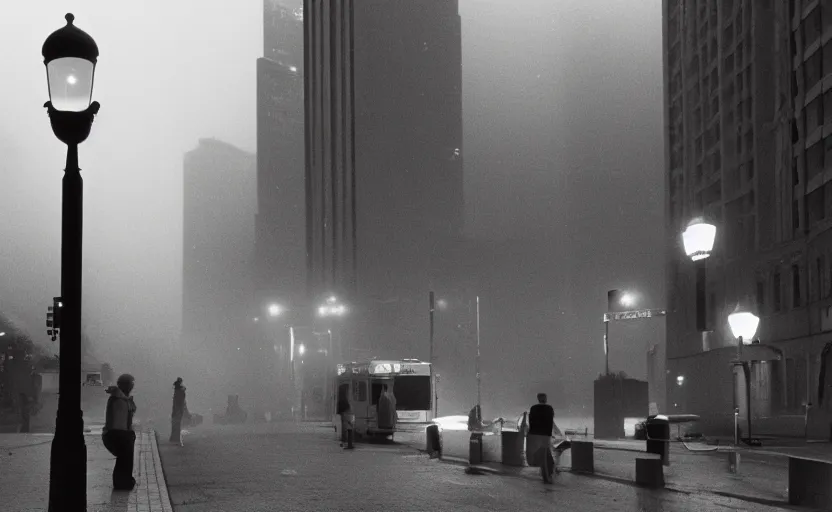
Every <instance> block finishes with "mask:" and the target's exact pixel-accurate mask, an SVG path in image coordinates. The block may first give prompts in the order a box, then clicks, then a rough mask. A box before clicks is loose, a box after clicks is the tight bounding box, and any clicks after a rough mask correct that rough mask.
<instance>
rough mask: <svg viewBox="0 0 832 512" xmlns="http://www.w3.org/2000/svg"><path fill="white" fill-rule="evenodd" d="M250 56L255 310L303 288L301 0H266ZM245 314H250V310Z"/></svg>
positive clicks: (286, 299) (291, 297)
mask: <svg viewBox="0 0 832 512" xmlns="http://www.w3.org/2000/svg"><path fill="white" fill-rule="evenodd" d="M263 46H264V47H263V55H264V56H263V58H260V59H258V60H257V221H256V231H257V243H256V245H257V249H256V253H257V264H256V266H257V271H256V276H257V291H256V296H255V304H253V305H252V309H253V310H254V311H256V310H257V309H258V308H259V307H260V306H262V305H263V304H267V303H270V302H272V301H276V302H280V303H282V304H284V305H287V304H289V303H292V302H294V301H295V300H296V299H297V297H298V296H299V295H300V296H302V295H303V294H304V293H305V291H306V194H307V192H306V183H305V176H304V128H303V127H304V118H303V115H304V114H303V98H304V93H303V76H304V57H303V2H302V0H265V1H264V4H263ZM254 311H253V312H252V315H256V314H257V313H256V312H254Z"/></svg>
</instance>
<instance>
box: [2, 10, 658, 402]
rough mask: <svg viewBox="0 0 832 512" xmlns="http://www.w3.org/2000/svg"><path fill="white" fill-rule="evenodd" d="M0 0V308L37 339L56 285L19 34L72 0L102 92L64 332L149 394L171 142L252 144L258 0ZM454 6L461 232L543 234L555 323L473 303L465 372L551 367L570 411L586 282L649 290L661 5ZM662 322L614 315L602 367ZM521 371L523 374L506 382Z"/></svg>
mask: <svg viewBox="0 0 832 512" xmlns="http://www.w3.org/2000/svg"><path fill="white" fill-rule="evenodd" d="M359 1H360V0H359ZM4 7H5V12H6V16H4V17H2V19H0V46H2V47H3V48H6V51H5V52H4V55H3V57H2V58H3V69H4V73H3V78H4V80H3V87H2V95H0V109H2V112H3V116H2V120H0V155H2V158H0V219H2V222H0V269H2V270H0V311H3V312H4V313H6V314H7V315H8V316H9V317H10V318H12V319H13V320H15V321H16V322H17V323H18V324H19V325H20V326H21V327H22V328H24V329H26V330H28V331H29V332H30V334H31V335H32V336H33V338H34V339H35V340H36V341H37V342H39V343H43V344H45V345H47V346H52V347H53V348H54V345H53V344H52V342H50V341H49V339H48V338H47V337H46V334H45V327H44V322H43V319H44V314H45V308H46V306H47V305H49V304H50V303H51V298H52V297H53V296H55V295H58V294H59V290H60V207H61V189H60V185H61V182H60V178H61V176H62V169H63V166H64V161H65V146H64V145H63V144H61V143H60V142H59V141H57V139H55V137H54V136H53V134H52V132H51V128H50V125H49V121H48V118H47V116H46V112H45V110H44V109H43V108H42V105H43V103H44V102H45V101H46V100H47V99H48V95H47V88H46V77H45V70H44V67H43V62H42V57H41V53H40V51H41V45H42V43H43V40H44V39H45V38H46V36H47V35H49V33H51V32H52V31H53V30H55V29H57V28H60V27H61V26H62V25H63V16H64V14H65V13H66V12H72V13H74V14H75V17H76V25H78V26H79V27H80V28H82V29H84V30H85V31H87V32H88V33H90V34H91V35H93V36H94V37H95V39H96V41H97V43H98V45H99V48H100V51H101V55H100V57H99V63H98V67H97V72H96V77H95V90H94V94H93V97H94V99H95V100H97V101H99V102H100V103H101V105H102V107H101V111H100V114H99V115H98V117H97V118H96V120H95V123H94V125H93V129H92V135H91V136H90V138H89V140H88V141H87V142H85V143H84V144H83V145H82V146H81V147H80V150H79V159H80V166H81V168H82V169H83V173H82V174H83V176H84V179H85V194H84V197H85V211H84V213H85V226H84V257H85V265H84V271H85V277H84V279H85V281H84V282H85V289H84V323H85V331H86V332H87V334H88V336H89V337H90V340H91V344H92V348H91V351H92V352H93V353H94V354H95V357H96V358H99V359H101V360H107V361H111V362H113V364H114V366H115V367H116V371H128V370H129V371H131V372H132V373H134V374H135V375H136V376H137V378H138V383H137V387H138V388H141V387H142V386H143V385H145V386H147V387H151V383H153V381H155V380H157V379H161V380H160V382H163V383H164V392H162V391H158V389H161V388H160V386H158V385H156V384H153V386H155V388H154V389H157V388H158V389H157V391H155V392H154V393H158V394H159V396H162V395H166V394H167V393H168V389H169V388H168V387H167V386H169V384H170V383H172V382H173V378H174V377H175V376H174V375H171V374H170V372H172V371H175V370H177V371H178V369H171V368H169V367H166V366H164V365H163V364H162V363H163V361H164V360H165V358H166V357H167V354H168V352H167V351H168V350H169V349H170V348H171V347H172V346H173V345H175V344H176V343H177V342H178V338H179V335H180V324H181V300H182V159H183V154H184V153H185V152H186V151H188V150H190V149H193V148H194V147H195V146H196V144H197V141H198V139H199V138H202V137H216V138H218V139H221V140H224V141H226V142H229V143H231V144H234V145H236V146H238V147H240V148H242V149H244V150H246V151H250V152H255V151H256V143H255V142H256V133H255V128H256V126H255V114H256V110H255V108H256V102H255V100H256V97H255V82H256V74H255V64H256V59H257V58H258V57H261V56H262V44H263V43H262V0H234V1H231V0H224V1H221V0H199V1H196V0H176V1H175V2H163V1H161V0H146V1H144V2H138V3H131V4H130V5H129V7H128V6H127V5H126V4H124V3H121V2H112V1H108V0H83V1H61V2H59V1H57V0H42V1H40V2H30V1H25V0H8V1H7V2H5V3H4ZM460 15H461V17H462V37H463V106H464V146H465V194H466V197H465V200H466V210H467V211H466V215H467V216H466V229H467V232H468V234H469V235H470V236H472V237H476V238H480V239H487V240H506V239H516V238H520V239H522V238H535V239H538V240H547V241H549V242H550V243H551V246H552V248H553V250H552V252H551V254H549V255H540V256H541V257H547V256H548V257H551V261H550V262H549V264H550V265H551V267H552V268H553V269H556V270H557V271H556V272H553V274H552V275H553V276H566V277H563V279H562V280H560V281H555V282H551V283H548V285H550V286H551V288H552V290H553V292H552V297H553V298H552V301H551V302H550V303H547V304H546V305H545V308H540V307H539V306H540V304H537V305H536V306H538V308H537V309H535V311H541V309H543V310H548V311H549V312H550V313H551V317H552V318H550V319H549V322H548V323H546V322H544V323H542V324H540V328H545V329H553V330H555V331H556V332H554V333H548V335H547V336H541V337H540V340H529V341H528V342H525V341H524V340H504V339H495V337H493V336H491V337H489V334H488V331H487V329H488V328H489V324H488V321H487V320H484V322H483V344H484V348H483V354H484V355H483V369H484V373H485V374H486V375H492V376H497V377H496V378H492V380H491V381H490V383H489V384H488V390H489V392H490V393H498V392H499V390H510V391H505V396H504V398H503V399H500V400H499V401H498V402H496V403H495V405H494V407H495V408H505V407H506V406H505V405H504V404H506V403H516V401H518V400H526V401H527V402H530V401H531V400H533V393H534V392H535V389H536V388H537V387H540V386H551V384H550V383H551V382H560V383H561V384H559V386H562V387H561V388H560V391H561V392H563V393H564V394H566V395H568V397H569V398H568V399H566V402H567V403H571V404H578V405H581V404H586V405H587V408H589V407H590V404H591V381H592V379H594V378H595V376H596V375H597V374H598V373H599V372H601V371H602V370H603V361H604V359H603V358H604V355H603V348H602V334H603V326H602V324H601V321H600V316H601V314H602V312H603V310H604V308H605V301H606V291H607V290H608V289H610V288H617V287H621V288H623V287H632V288H634V289H636V290H638V292H639V293H640V295H641V299H642V300H643V306H644V307H663V305H664V300H665V295H664V290H663V286H664V284H663V273H664V271H663V268H664V240H663V236H662V233H663V227H664V225H663V186H664V181H663V179H664V178H663V172H662V166H663V138H662V130H661V127H662V96H661V90H662V89H661V83H662V69H661V65H662V59H661V51H662V48H661V2H659V0H649V1H640V2H633V1H631V0H618V1H610V0H603V1H601V0H460ZM521 300H522V299H521ZM486 302H487V300H486ZM521 306H522V305H521ZM558 317H559V318H558ZM663 329H664V324H663V322H661V321H656V322H640V323H638V325H635V324H632V325H625V326H622V327H619V326H615V327H614V328H613V331H612V338H611V346H612V353H611V364H612V365H613V367H614V369H615V370H623V371H625V372H627V373H628V374H631V375H633V376H635V377H639V378H645V376H646V365H645V355H644V354H645V352H644V351H645V349H646V347H647V346H648V344H649V343H656V342H657V341H658V340H660V339H662V338H663V336H664V332H663ZM553 339H555V340H557V343H555V344H554V345H552V344H551V342H552V340H553ZM541 340H548V342H547V341H541ZM489 343H490V344H491V345H490V346H491V347H492V348H491V349H489V348H488V344H489ZM499 343H526V344H525V345H524V346H523V347H522V350H521V351H520V352H521V353H522V354H523V358H522V359H520V358H518V359H515V360H514V361H512V362H511V363H506V362H504V361H501V360H500V359H499V357H498V356H497V351H496V350H495V349H494V348H493V347H494V346H495V344H499ZM547 343H548V344H547ZM535 353H546V354H548V355H547V357H546V358H545V360H546V363H545V364H544V363H540V362H539V361H536V360H535V359H534V357H533V356H534V354H535ZM139 355H141V358H138V356H139ZM440 356H441V353H440ZM504 365H505V366H504ZM524 367H525V369H526V370H527V371H528V373H529V374H531V375H536V376H538V377H527V378H525V380H522V379H520V378H519V377H518V375H521V372H523V371H524ZM472 375H473V370H472ZM148 393H149V392H148ZM498 394H499V393H498ZM523 397H528V399H525V398H523ZM189 399H190V397H189Z"/></svg>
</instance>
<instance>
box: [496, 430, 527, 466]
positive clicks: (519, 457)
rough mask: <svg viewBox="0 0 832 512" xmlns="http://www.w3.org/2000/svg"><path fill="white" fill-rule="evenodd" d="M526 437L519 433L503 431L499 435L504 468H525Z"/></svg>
mask: <svg viewBox="0 0 832 512" xmlns="http://www.w3.org/2000/svg"><path fill="white" fill-rule="evenodd" d="M525 441H526V436H524V435H523V434H522V433H521V432H512V431H510V430H504V431H503V432H502V434H501V442H502V456H501V458H502V460H501V462H502V463H503V464H504V465H506V466H516V467H522V466H525V465H526V464H525V461H526V457H525V451H526V443H525Z"/></svg>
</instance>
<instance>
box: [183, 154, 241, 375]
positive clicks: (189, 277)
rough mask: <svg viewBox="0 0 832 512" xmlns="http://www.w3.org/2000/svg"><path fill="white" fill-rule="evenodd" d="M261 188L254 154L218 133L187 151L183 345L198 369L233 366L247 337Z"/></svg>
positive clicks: (185, 164)
mask: <svg viewBox="0 0 832 512" xmlns="http://www.w3.org/2000/svg"><path fill="white" fill-rule="evenodd" d="M256 193H257V191H256V174H255V157H254V155H253V154H251V153H248V152H246V151H243V150H241V149H239V148H236V147H234V146H232V145H230V144H228V143H225V142H222V141H219V140H216V139H200V141H199V146H197V148H196V149H194V150H192V151H189V152H188V153H186V154H185V159H184V223H183V250H184V252H183V258H182V345H181V348H182V349H183V350H184V352H185V353H186V354H188V357H189V358H192V361H193V365H192V366H197V367H199V368H200V369H199V370H198V369H196V368H192V370H193V371H195V372H199V371H203V372H204V371H212V373H214V372H218V371H220V370H221V371H225V370H227V369H228V368H225V367H223V368H220V366H222V365H221V364H218V363H219V362H222V361H224V360H225V359H227V358H228V357H229V354H232V353H233V350H235V348H236V347H237V346H239V345H240V342H241V340H242V339H243V337H244V336H245V333H244V332H243V331H242V329H243V326H244V324H245V318H246V308H247V307H248V304H249V302H250V294H251V286H252V269H253V263H254V214H255V209H254V204H255V201H254V199H255V197H256ZM209 363H210V364H209ZM215 376H216V377H217V378H219V375H215Z"/></svg>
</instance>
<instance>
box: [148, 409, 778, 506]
mask: <svg viewBox="0 0 832 512" xmlns="http://www.w3.org/2000/svg"><path fill="white" fill-rule="evenodd" d="M161 434H162V435H161V436H160V440H161V439H163V438H164V434H165V433H164V432H162V433H161ZM159 451H160V454H161V458H162V464H163V467H164V472H165V477H166V480H167V485H168V492H169V495H170V497H171V501H172V502H173V507H174V510H176V511H179V512H197V511H198V512H209V511H227V510H236V511H273V510H283V511H287V512H291V511H301V510H316V511H347V512H348V511H384V512H396V511H402V512H404V511H430V512H442V511H448V512H451V511H504V510H518V509H530V510H552V509H558V510H570V511H572V510H574V511H596V510H597V511H627V512H633V511H702V510H707V511H720V510H754V511H760V512H767V511H774V510H782V509H781V508H777V507H773V506H768V505H764V504H760V503H751V502H748V501H743V500H739V499H734V498H730V497H722V496H716V495H714V494H707V493H697V492H674V491H668V490H648V489H642V488H638V487H635V486H632V485H628V484H624V483H620V482H616V481H611V480H606V479H601V478H593V477H586V476H581V475H575V474H571V473H562V474H561V475H559V476H558V478H557V479H556V481H555V483H554V484H552V485H545V484H543V483H542V482H540V481H535V480H533V479H525V478H511V477H506V476H499V475H493V474H485V475H468V474H466V473H465V471H464V468H463V467H460V466H458V465H453V464H448V463H445V462H439V461H436V460H429V459H428V458H427V457H426V456H424V455H421V454H419V453H418V452H416V451H415V450H414V449H413V448H411V447H408V446H404V445H400V444H358V445H357V449H356V450H355V451H344V450H342V449H341V448H340V447H339V446H338V442H337V441H336V439H335V435H334V433H333V431H332V430H331V427H330V428H329V429H326V428H323V427H320V426H316V425H308V424H307V425H304V424H301V425H296V424H270V425H269V424H263V425H256V426H255V425H245V426H235V427H206V428H201V429H194V430H193V432H192V433H191V435H189V436H188V437H187V438H186V440H185V446H184V447H180V446H176V445H170V444H168V443H164V442H162V443H160V445H159Z"/></svg>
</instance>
